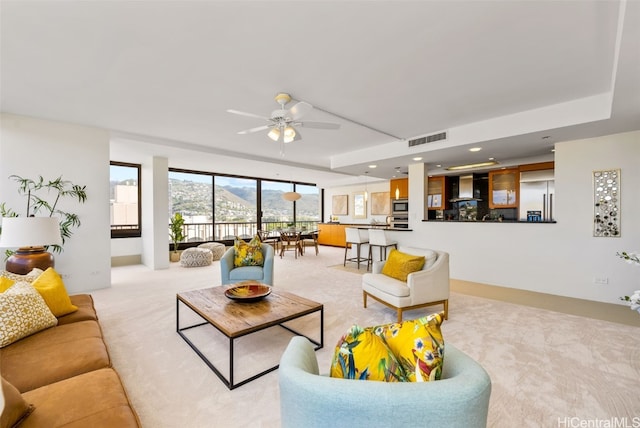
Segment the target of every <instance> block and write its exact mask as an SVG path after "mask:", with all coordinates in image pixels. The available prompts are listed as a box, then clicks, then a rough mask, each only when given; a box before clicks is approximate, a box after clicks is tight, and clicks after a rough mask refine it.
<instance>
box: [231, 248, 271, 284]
mask: <svg viewBox="0 0 640 428" xmlns="http://www.w3.org/2000/svg"><path fill="white" fill-rule="evenodd" d="M261 248H262V255H263V257H264V265H263V266H242V267H234V266H233V259H234V257H235V251H234V249H233V247H231V248H229V249H228V250H227V251H226V252H225V253H224V254H223V255H222V258H221V259H220V275H221V279H222V282H221V284H222V285H225V284H235V283H236V282H240V281H246V280H249V279H253V280H256V281H260V282H262V283H263V284H267V285H273V256H274V251H273V247H272V246H271V245H269V244H264V243H263V244H261Z"/></svg>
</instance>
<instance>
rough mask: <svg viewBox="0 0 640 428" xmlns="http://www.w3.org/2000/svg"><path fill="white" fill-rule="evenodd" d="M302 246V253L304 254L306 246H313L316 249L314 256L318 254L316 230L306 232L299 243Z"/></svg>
mask: <svg viewBox="0 0 640 428" xmlns="http://www.w3.org/2000/svg"><path fill="white" fill-rule="evenodd" d="M300 246H301V247H302V253H303V254H304V252H305V250H306V248H307V247H314V248H315V249H316V256H317V255H318V231H313V232H308V233H307V234H306V235H305V237H304V238H303V239H302V242H301V243H300Z"/></svg>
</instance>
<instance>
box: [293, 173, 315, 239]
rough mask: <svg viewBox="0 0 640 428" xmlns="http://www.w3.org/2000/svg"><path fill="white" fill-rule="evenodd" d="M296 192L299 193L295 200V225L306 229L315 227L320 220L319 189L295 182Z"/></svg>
mask: <svg viewBox="0 0 640 428" xmlns="http://www.w3.org/2000/svg"><path fill="white" fill-rule="evenodd" d="M296 192H298V193H300V195H301V198H300V199H298V200H297V201H296V225H298V226H299V227H301V228H306V229H308V230H315V229H317V228H318V223H319V222H320V189H318V188H317V187H316V186H308V185H304V184H296Z"/></svg>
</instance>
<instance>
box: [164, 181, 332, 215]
mask: <svg viewBox="0 0 640 428" xmlns="http://www.w3.org/2000/svg"><path fill="white" fill-rule="evenodd" d="M211 187H212V185H211V184H209V183H199V182H194V181H184V180H176V179H170V180H169V193H170V198H171V201H170V203H171V206H172V212H180V213H182V215H183V216H187V217H192V216H193V217H195V216H204V217H205V218H206V219H207V220H208V221H210V220H211V197H212V189H211ZM215 194H216V201H215V213H216V221H218V222H253V221H256V201H257V195H256V189H255V188H252V187H234V186H216V188H215ZM282 194H283V192H282V191H277V190H263V191H262V211H263V215H262V219H263V221H286V220H291V218H292V216H293V206H292V204H291V202H288V201H285V200H284V199H282ZM319 207H320V205H319V196H318V195H317V194H316V195H308V194H306V195H304V196H303V197H302V198H301V199H300V200H298V201H297V202H296V211H297V219H298V220H318V219H319V212H320V208H319Z"/></svg>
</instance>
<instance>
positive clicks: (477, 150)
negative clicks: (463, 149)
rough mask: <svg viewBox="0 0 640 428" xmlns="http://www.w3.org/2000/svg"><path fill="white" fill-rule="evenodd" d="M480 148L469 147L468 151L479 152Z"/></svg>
mask: <svg viewBox="0 0 640 428" xmlns="http://www.w3.org/2000/svg"><path fill="white" fill-rule="evenodd" d="M480 150H482V147H471V148H470V149H469V151H470V152H479V151H480Z"/></svg>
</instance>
